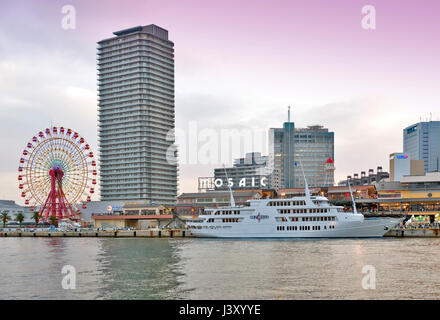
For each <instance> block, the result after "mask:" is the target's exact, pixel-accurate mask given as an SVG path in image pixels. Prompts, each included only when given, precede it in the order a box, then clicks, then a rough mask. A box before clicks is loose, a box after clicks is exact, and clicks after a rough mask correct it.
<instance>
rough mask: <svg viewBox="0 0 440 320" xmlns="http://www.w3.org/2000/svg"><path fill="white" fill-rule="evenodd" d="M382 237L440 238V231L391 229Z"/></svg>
mask: <svg viewBox="0 0 440 320" xmlns="http://www.w3.org/2000/svg"><path fill="white" fill-rule="evenodd" d="M384 237H398V238H402V237H406V238H440V229H428V228H426V229H422V228H418V229H411V228H408V229H403V228H402V229H400V228H396V229H391V230H390V231H388V232H387V233H386V234H385V235H384Z"/></svg>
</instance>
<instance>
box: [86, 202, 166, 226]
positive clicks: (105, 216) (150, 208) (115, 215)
mask: <svg viewBox="0 0 440 320" xmlns="http://www.w3.org/2000/svg"><path fill="white" fill-rule="evenodd" d="M121 209H122V210H121V212H107V213H101V214H93V215H92V219H93V222H94V227H95V228H104V229H105V228H116V229H126V228H133V229H136V230H144V229H149V228H156V227H163V226H166V225H168V224H169V223H170V222H172V220H173V218H174V215H173V212H172V209H171V208H167V207H165V206H163V205H158V204H151V203H149V202H126V203H124V204H123V206H122V208H121Z"/></svg>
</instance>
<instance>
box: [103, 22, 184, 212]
mask: <svg viewBox="0 0 440 320" xmlns="http://www.w3.org/2000/svg"><path fill="white" fill-rule="evenodd" d="M113 34H114V35H115V36H114V37H112V38H108V39H104V40H101V41H99V42H98V48H97V51H98V52H97V55H98V58H97V60H98V61H97V63H98V106H99V108H98V136H99V140H98V144H99V160H100V187H101V200H103V201H104V200H144V201H146V202H154V203H160V204H173V203H175V198H176V196H177V170H178V169H177V161H176V159H177V151H176V150H175V146H174V128H175V110H174V44H173V42H171V41H170V40H169V39H168V31H167V30H165V29H163V28H160V27H158V26H156V25H154V24H151V25H148V26H137V27H134V28H129V29H124V30H121V31H116V32H114V33H113Z"/></svg>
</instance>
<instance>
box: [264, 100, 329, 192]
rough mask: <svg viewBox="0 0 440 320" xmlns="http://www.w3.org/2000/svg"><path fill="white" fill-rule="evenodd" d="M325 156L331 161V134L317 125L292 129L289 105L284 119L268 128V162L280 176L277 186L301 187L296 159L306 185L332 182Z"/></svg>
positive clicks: (293, 125) (326, 184) (323, 184)
mask: <svg viewBox="0 0 440 320" xmlns="http://www.w3.org/2000/svg"><path fill="white" fill-rule="evenodd" d="M328 159H331V160H332V161H334V133H333V132H329V130H328V129H327V128H324V127H323V126H319V125H315V126H308V127H307V128H295V124H294V122H290V108H289V116H288V122H284V124H283V127H282V128H271V129H270V130H269V165H270V167H271V169H273V170H274V172H277V173H278V174H279V176H280V188H303V187H304V178H303V176H302V172H301V169H299V165H300V162H301V163H302V165H303V169H304V173H305V176H306V178H307V180H308V184H309V186H311V187H322V186H329V185H333V180H334V171H333V170H329V168H328V164H327V160H328ZM295 163H296V165H295Z"/></svg>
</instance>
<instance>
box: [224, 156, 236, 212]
mask: <svg viewBox="0 0 440 320" xmlns="http://www.w3.org/2000/svg"><path fill="white" fill-rule="evenodd" d="M223 169H224V170H225V175H226V183H227V184H228V187H229V193H230V194H231V207H235V200H234V195H233V193H232V189H231V186H230V185H229V178H228V173H227V172H226V168H225V164H223Z"/></svg>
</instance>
